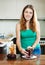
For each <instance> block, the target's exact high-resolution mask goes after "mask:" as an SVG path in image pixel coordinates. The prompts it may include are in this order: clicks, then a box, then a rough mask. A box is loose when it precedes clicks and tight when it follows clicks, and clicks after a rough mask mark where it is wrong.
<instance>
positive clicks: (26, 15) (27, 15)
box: [24, 8, 33, 21]
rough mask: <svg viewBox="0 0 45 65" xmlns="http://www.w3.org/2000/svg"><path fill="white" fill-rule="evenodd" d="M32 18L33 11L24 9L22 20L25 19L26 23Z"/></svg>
mask: <svg viewBox="0 0 45 65" xmlns="http://www.w3.org/2000/svg"><path fill="white" fill-rule="evenodd" d="M32 16H33V11H32V9H30V8H26V9H25V11H24V18H25V19H26V21H30V19H31V18H32Z"/></svg>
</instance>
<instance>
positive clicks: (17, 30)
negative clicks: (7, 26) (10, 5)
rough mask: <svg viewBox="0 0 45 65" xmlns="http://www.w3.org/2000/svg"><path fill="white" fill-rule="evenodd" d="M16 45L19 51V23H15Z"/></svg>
mask: <svg viewBox="0 0 45 65" xmlns="http://www.w3.org/2000/svg"><path fill="white" fill-rule="evenodd" d="M16 45H17V47H18V49H19V51H21V49H22V48H21V43H20V25H19V24H17V25H16Z"/></svg>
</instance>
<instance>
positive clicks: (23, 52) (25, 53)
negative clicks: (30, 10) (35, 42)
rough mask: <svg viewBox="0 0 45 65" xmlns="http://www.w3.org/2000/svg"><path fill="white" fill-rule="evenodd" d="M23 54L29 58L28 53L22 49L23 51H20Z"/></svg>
mask: <svg viewBox="0 0 45 65" xmlns="http://www.w3.org/2000/svg"><path fill="white" fill-rule="evenodd" d="M20 52H21V53H22V54H24V55H26V56H27V54H28V52H27V51H26V50H25V49H23V48H22V49H21V51H20Z"/></svg>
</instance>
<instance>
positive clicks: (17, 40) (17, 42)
mask: <svg viewBox="0 0 45 65" xmlns="http://www.w3.org/2000/svg"><path fill="white" fill-rule="evenodd" d="M16 45H17V47H18V49H19V51H20V52H21V53H22V54H25V55H27V51H25V49H23V48H22V47H21V42H20V24H19V23H18V24H17V25H16Z"/></svg>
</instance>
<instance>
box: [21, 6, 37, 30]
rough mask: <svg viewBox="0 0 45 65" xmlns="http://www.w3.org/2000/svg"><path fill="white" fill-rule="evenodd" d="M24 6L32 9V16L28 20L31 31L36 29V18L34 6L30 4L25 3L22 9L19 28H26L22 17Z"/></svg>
mask: <svg viewBox="0 0 45 65" xmlns="http://www.w3.org/2000/svg"><path fill="white" fill-rule="evenodd" d="M26 8H30V9H32V11H33V16H32V18H31V20H30V22H29V29H31V30H32V31H36V22H37V18H36V12H35V11H34V7H33V6H32V5H27V6H25V7H24V9H23V11H22V16H21V19H20V28H21V30H26V20H25V18H24V11H25V9H26Z"/></svg>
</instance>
